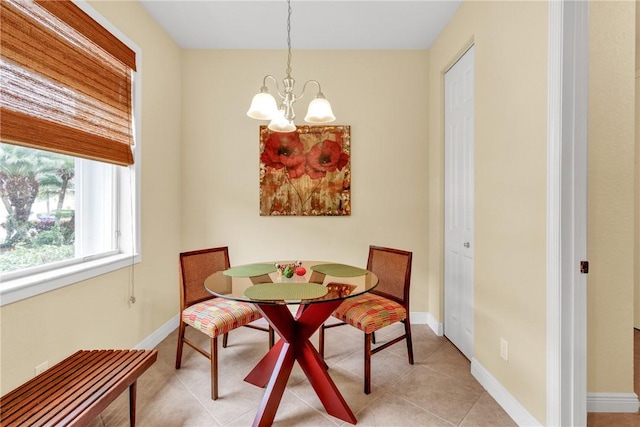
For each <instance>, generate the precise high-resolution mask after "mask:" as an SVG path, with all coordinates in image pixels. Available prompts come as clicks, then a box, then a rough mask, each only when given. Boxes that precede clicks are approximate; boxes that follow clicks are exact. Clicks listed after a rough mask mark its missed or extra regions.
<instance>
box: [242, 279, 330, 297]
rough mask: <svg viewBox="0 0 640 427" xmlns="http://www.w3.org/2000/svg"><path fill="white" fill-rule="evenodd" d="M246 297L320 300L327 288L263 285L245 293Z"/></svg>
mask: <svg viewBox="0 0 640 427" xmlns="http://www.w3.org/2000/svg"><path fill="white" fill-rule="evenodd" d="M244 294H245V296H246V297H248V298H251V299H254V300H262V301H265V300H268V301H272V300H303V299H314V298H320V297H323V296H325V295H326V294H327V288H326V287H324V286H322V285H318V284H317V283H262V284H260V285H253V286H251V287H250V288H247V290H246V291H244Z"/></svg>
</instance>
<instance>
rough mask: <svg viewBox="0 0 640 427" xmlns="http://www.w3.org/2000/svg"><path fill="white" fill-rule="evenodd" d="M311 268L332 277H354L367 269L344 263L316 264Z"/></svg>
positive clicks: (362, 274) (363, 273)
mask: <svg viewBox="0 0 640 427" xmlns="http://www.w3.org/2000/svg"><path fill="white" fill-rule="evenodd" d="M311 269H312V270H314V271H317V272H318V273H323V274H327V275H329V276H334V277H355V276H364V275H365V274H367V270H364V269H362V268H358V267H352V266H350V265H345V264H318V265H314V266H313V267H311Z"/></svg>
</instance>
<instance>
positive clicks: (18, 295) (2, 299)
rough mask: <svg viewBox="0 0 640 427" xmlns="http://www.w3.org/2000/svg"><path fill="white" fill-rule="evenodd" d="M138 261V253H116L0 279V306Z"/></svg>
mask: <svg viewBox="0 0 640 427" xmlns="http://www.w3.org/2000/svg"><path fill="white" fill-rule="evenodd" d="M139 262H140V254H136V255H135V256H134V257H133V258H132V257H131V255H127V254H118V255H113V256H110V257H106V258H100V259H96V260H93V261H87V262H84V263H81V264H77V265H72V266H69V267H64V268H60V269H58V270H55V271H47V272H44V273H39V274H34V275H31V276H28V277H21V278H19V279H14V280H8V281H5V282H2V283H0V306H4V305H7V304H12V303H14V302H17V301H20V300H23V299H26V298H31V297H34V296H36V295H40V294H42V293H45V292H49V291H53V290H55V289H59V288H62V287H65V286H68V285H72V284H74V283H77V282H80V281H82V280H87V279H91V278H92V277H96V276H100V275H102V274H106V273H110V272H112V271H115V270H119V269H121V268H125V267H130V266H131V265H132V264H137V263H139Z"/></svg>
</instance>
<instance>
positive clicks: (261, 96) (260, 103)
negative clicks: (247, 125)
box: [247, 86, 278, 120]
mask: <svg viewBox="0 0 640 427" xmlns="http://www.w3.org/2000/svg"><path fill="white" fill-rule="evenodd" d="M277 113H278V105H277V104H276V99H275V98H274V97H273V95H271V94H270V93H269V89H267V87H266V86H263V87H262V89H260V92H258V93H256V94H255V95H254V96H253V99H252V100H251V106H250V107H249V111H247V116H249V117H251V118H252V119H257V120H271V119H273V118H274V117H275V115H276V114H277Z"/></svg>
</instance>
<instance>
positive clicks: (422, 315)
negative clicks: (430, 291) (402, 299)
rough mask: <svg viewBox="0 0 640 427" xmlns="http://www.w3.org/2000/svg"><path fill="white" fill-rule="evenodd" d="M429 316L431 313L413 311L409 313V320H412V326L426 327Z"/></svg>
mask: <svg viewBox="0 0 640 427" xmlns="http://www.w3.org/2000/svg"><path fill="white" fill-rule="evenodd" d="M428 316H429V313H427V312H424V311H420V312H417V311H412V312H410V313H409V320H411V324H412V325H426V324H427V317H428Z"/></svg>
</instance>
